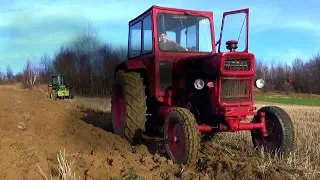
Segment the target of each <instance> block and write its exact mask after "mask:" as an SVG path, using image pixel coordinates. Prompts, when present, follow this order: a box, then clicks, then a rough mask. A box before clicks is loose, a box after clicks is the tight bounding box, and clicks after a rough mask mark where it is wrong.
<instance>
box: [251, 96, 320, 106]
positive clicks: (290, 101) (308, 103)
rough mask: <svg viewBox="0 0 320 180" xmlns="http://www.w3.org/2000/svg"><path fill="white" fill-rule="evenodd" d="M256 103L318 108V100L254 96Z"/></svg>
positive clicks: (319, 104) (319, 102)
mask: <svg viewBox="0 0 320 180" xmlns="http://www.w3.org/2000/svg"><path fill="white" fill-rule="evenodd" d="M255 100H256V101H264V102H272V103H280V104H296V105H306V106H320V99H318V98H294V97H281V96H280V97H270V96H269V97H265V96H256V97H255Z"/></svg>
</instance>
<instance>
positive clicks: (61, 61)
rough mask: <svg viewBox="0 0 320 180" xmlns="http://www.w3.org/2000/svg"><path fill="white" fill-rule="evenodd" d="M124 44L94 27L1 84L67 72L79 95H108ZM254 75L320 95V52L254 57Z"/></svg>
mask: <svg viewBox="0 0 320 180" xmlns="http://www.w3.org/2000/svg"><path fill="white" fill-rule="evenodd" d="M126 54H127V49H126V48H125V47H112V46H111V45H110V44H108V43H103V42H102V41H101V40H100V38H99V34H98V32H97V30H96V29H95V28H94V27H93V26H92V24H91V22H88V26H87V28H86V29H85V30H84V31H83V32H82V33H81V34H80V35H79V36H78V38H76V39H75V40H74V41H73V42H71V43H70V44H69V45H67V46H64V45H62V46H61V47H60V50H59V51H58V52H57V53H56V54H55V55H54V56H52V57H50V56H49V55H48V54H44V55H43V56H41V57H40V59H39V63H36V62H35V61H32V60H30V59H28V60H27V62H26V64H25V66H24V68H23V70H22V71H21V72H20V73H18V74H15V75H14V73H13V71H12V69H11V67H10V66H7V69H6V72H2V73H1V72H0V84H12V83H17V82H20V83H23V84H24V85H25V87H31V86H33V85H37V84H48V83H49V81H50V76H51V75H52V74H54V73H64V74H66V77H67V81H68V83H69V84H71V85H72V86H73V91H74V93H76V94H78V95H110V94H111V87H112V83H113V73H114V68H115V66H116V64H117V63H119V62H120V61H122V60H125V59H126ZM255 68H256V75H255V77H256V78H263V79H264V80H265V82H266V85H265V87H264V89H263V90H264V91H275V90H276V91H283V92H300V93H313V94H320V55H316V56H314V57H313V58H311V59H309V60H307V61H303V60H302V59H295V60H294V61H293V63H292V64H291V65H289V64H287V63H281V62H280V63H269V64H267V63H266V62H264V61H262V60H258V59H256V66H255Z"/></svg>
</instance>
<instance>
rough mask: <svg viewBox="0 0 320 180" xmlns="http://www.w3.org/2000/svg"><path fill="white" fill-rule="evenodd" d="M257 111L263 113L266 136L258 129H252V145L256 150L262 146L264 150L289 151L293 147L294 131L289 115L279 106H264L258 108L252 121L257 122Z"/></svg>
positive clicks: (284, 152) (285, 152)
mask: <svg viewBox="0 0 320 180" xmlns="http://www.w3.org/2000/svg"><path fill="white" fill-rule="evenodd" d="M259 112H264V113H265V120H266V128H267V131H268V136H266V137H264V136H263V135H262V133H261V131H260V130H257V129H255V130H252V131H251V137H252V142H253V145H254V147H255V148H257V149H258V150H260V149H261V148H262V147H263V149H264V151H265V152H272V153H283V154H284V155H286V154H287V153H289V152H291V151H292V150H293V148H294V139H295V132H294V126H293V124H292V121H291V118H290V116H289V115H288V114H287V113H286V112H285V111H284V110H283V109H281V108H279V107H276V106H266V107H262V108H261V109H259V110H258V115H257V116H255V117H254V119H253V122H259Z"/></svg>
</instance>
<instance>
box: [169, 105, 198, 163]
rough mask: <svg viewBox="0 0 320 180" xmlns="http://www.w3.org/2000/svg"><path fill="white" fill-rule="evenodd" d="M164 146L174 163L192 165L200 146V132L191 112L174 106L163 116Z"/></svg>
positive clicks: (196, 158)
mask: <svg viewBox="0 0 320 180" xmlns="http://www.w3.org/2000/svg"><path fill="white" fill-rule="evenodd" d="M164 140H165V148H166V151H167V153H168V156H169V157H170V158H171V159H172V161H173V162H174V163H176V164H184V165H185V166H187V167H194V166H195V165H196V163H197V160H198V156H199V148H200V133H199V130H198V124H197V123H196V120H195V118H194V117H193V114H192V113H191V112H190V111H189V110H188V109H185V108H174V109H172V110H170V112H169V113H168V114H167V115H166V117H165V124H164Z"/></svg>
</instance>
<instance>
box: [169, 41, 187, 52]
mask: <svg viewBox="0 0 320 180" xmlns="http://www.w3.org/2000/svg"><path fill="white" fill-rule="evenodd" d="M171 42H172V43H173V44H174V45H175V47H176V48H177V50H180V51H188V49H187V48H184V47H182V46H181V45H179V44H178V43H176V42H174V41H171Z"/></svg>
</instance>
